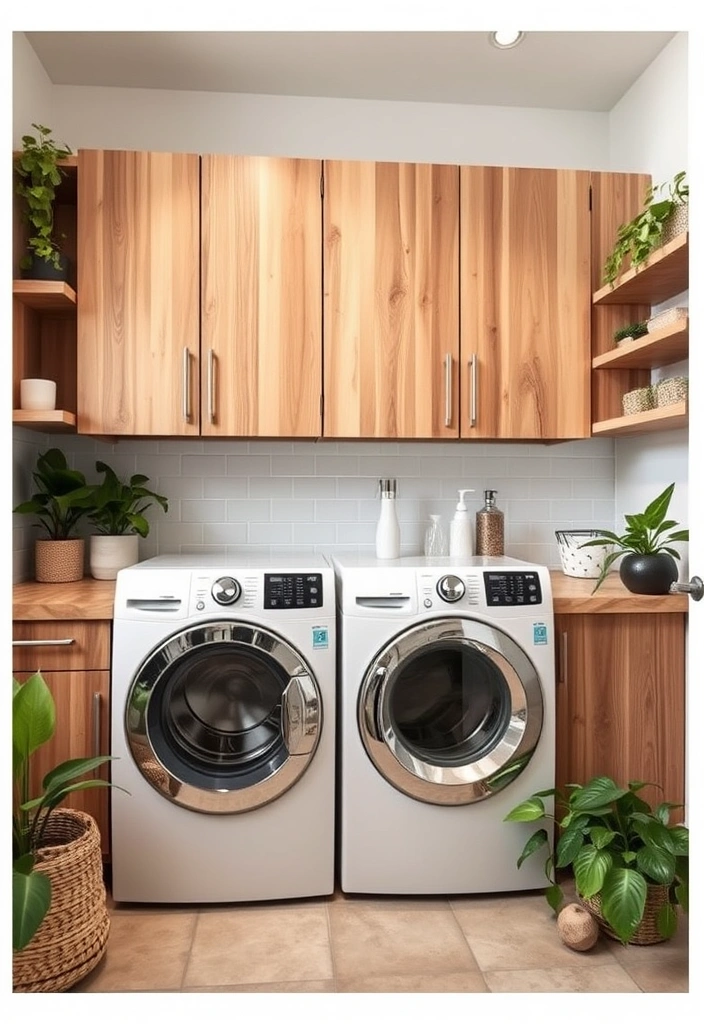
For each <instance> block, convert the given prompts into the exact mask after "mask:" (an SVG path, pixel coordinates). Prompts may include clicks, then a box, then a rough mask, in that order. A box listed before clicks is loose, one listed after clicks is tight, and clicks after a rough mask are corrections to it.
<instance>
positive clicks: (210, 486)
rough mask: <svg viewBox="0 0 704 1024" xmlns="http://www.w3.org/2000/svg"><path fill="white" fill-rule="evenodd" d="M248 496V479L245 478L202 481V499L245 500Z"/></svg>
mask: <svg viewBox="0 0 704 1024" xmlns="http://www.w3.org/2000/svg"><path fill="white" fill-rule="evenodd" d="M193 479H196V478H195V477H194V478H193ZM248 494H249V479H248V478H247V477H246V476H214V477H212V478H210V479H208V478H207V477H206V479H205V480H203V497H204V498H246V497H247V495H248Z"/></svg>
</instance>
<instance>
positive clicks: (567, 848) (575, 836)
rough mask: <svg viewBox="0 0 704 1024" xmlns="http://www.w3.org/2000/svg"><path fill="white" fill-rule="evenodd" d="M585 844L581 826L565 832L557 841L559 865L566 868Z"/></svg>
mask: <svg viewBox="0 0 704 1024" xmlns="http://www.w3.org/2000/svg"><path fill="white" fill-rule="evenodd" d="M583 846H584V832H582V830H581V828H571V829H569V830H568V831H567V832H563V833H562V835H561V836H560V838H559V839H558V841H557V848H556V851H555V852H556V854H557V866H558V868H566V867H567V865H568V864H571V863H572V861H573V860H574V859H575V857H576V856H577V854H578V853H579V851H580V850H581V849H582V847H583Z"/></svg>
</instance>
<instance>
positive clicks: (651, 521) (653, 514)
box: [643, 483, 675, 530]
mask: <svg viewBox="0 0 704 1024" xmlns="http://www.w3.org/2000/svg"><path fill="white" fill-rule="evenodd" d="M674 489H675V485H674V483H672V484H670V486H669V487H666V488H665V490H664V491H663V492H662V494H658V496H657V498H654V499H653V500H652V501H651V502H650V504H649V505H648V506H647V507H646V509H645V512H644V513H643V516H644V517H645V519H646V521H647V523H648V526H649V527H650V529H651V530H654V529H655V528H656V527H657V526H659V525H660V523H661V522H662V521H663V520H664V518H665V516H666V514H667V510H668V508H669V506H670V499H671V498H672V492H673V491H674Z"/></svg>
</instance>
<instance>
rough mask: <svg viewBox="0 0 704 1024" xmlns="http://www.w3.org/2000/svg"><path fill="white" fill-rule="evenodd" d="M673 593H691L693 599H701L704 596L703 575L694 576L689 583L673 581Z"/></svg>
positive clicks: (671, 590) (671, 591) (671, 587)
mask: <svg viewBox="0 0 704 1024" xmlns="http://www.w3.org/2000/svg"><path fill="white" fill-rule="evenodd" d="M670 593H671V594H689V596H690V597H691V598H692V600H693V601H701V599H702V598H703V597H704V582H702V579H701V577H699V576H692V578H691V580H690V581H689V583H672V584H671V586H670Z"/></svg>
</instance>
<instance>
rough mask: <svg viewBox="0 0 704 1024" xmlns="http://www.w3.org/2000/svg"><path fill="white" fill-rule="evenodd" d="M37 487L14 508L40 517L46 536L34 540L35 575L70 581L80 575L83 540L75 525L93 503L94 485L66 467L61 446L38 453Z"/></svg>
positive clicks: (44, 580)
mask: <svg viewBox="0 0 704 1024" xmlns="http://www.w3.org/2000/svg"><path fill="white" fill-rule="evenodd" d="M32 478H33V480H34V483H35V484H36V486H37V488H38V490H37V493H36V494H33V495H32V497H31V498H30V499H29V501H23V502H21V503H20V504H19V505H16V506H15V508H14V509H13V512H17V513H18V514H20V515H31V516H34V517H35V518H36V519H37V520H38V521H39V526H40V529H41V530H43V531H44V532H45V533H46V539H44V538H38V539H37V540H36V541H35V547H34V553H35V577H36V579H37V580H38V582H40V583H70V582H72V581H73V580H80V579H82V578H83V560H84V548H85V541H84V540H83V538H82V537H76V536H75V532H76V527H77V526H78V524H79V522H80V521H81V519H82V518H83V517H84V516H86V515H87V514H88V512H90V510H91V507H92V504H91V502H92V494H93V488H92V487H90V486H89V485H88V484H86V478H85V476H84V475H83V473H81V472H79V470H76V469H69V467H68V463H67V461H66V456H65V455H64V453H63V452H62V451H61V449H60V448H50V449H49V450H48V451H46V452H40V453H39V454H38V455H37V463H36V469H35V471H34V473H33V474H32Z"/></svg>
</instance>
